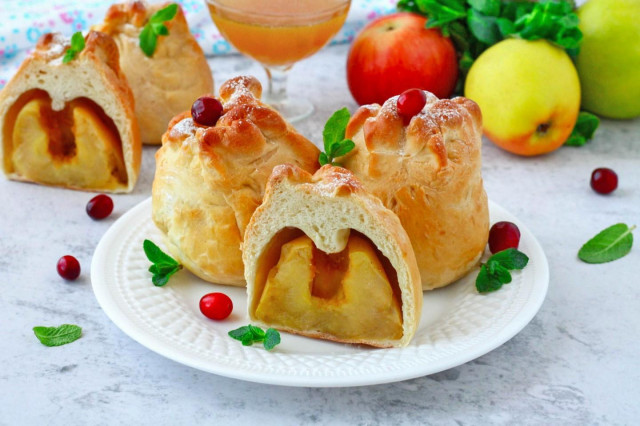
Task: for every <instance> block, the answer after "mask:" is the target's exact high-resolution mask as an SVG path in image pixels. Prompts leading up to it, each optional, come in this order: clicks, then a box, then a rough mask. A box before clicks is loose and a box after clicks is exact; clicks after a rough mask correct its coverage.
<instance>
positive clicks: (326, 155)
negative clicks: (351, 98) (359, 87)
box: [318, 107, 356, 166]
mask: <svg viewBox="0 0 640 426" xmlns="http://www.w3.org/2000/svg"><path fill="white" fill-rule="evenodd" d="M350 118H351V114H350V113H349V110H348V109H347V108H346V107H345V108H342V109H339V110H338V111H336V112H334V113H333V115H332V116H331V117H329V119H328V120H327V123H326V124H325V125H324V130H323V131H322V139H323V142H324V152H321V153H320V156H319V157H318V162H319V163H320V165H321V166H324V165H325V164H331V165H335V164H336V163H335V162H334V160H335V159H336V158H337V157H342V156H343V155H346V154H347V153H349V152H350V151H351V150H352V149H353V148H354V147H355V146H356V144H355V143H353V141H352V140H351V139H345V138H344V134H345V132H346V130H347V124H348V123H349V119H350Z"/></svg>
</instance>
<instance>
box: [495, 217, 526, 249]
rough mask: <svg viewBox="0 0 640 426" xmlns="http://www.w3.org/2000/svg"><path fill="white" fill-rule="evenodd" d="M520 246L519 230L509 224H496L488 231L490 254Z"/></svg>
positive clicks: (512, 224)
mask: <svg viewBox="0 0 640 426" xmlns="http://www.w3.org/2000/svg"><path fill="white" fill-rule="evenodd" d="M518 244H520V230H519V229H518V227H517V226H516V225H515V224H514V223H511V222H496V223H494V224H493V226H492V227H491V229H490V230H489V250H491V253H494V254H495V253H498V252H499V251H502V250H506V249H508V248H515V249H517V248H518Z"/></svg>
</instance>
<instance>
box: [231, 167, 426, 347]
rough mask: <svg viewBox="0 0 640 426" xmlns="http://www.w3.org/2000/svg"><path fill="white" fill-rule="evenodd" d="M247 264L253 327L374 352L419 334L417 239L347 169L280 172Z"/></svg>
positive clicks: (255, 226)
mask: <svg viewBox="0 0 640 426" xmlns="http://www.w3.org/2000/svg"><path fill="white" fill-rule="evenodd" d="M243 259H244V264H245V277H246V280H247V294H248V308H249V317H250V318H251V321H256V322H259V323H261V324H264V325H266V326H270V327H274V328H277V329H279V330H283V331H288V332H291V333H296V334H301V335H304V336H309V337H316V338H321V339H328V340H333V341H337V342H345V343H361V344H366V345H371V346H376V347H400V346H406V345H407V344H408V343H409V341H410V340H411V338H412V337H413V335H414V334H415V331H416V329H417V326H418V322H419V321H420V314H421V309H422V287H421V283H420V274H419V272H418V265H417V264H416V259H415V256H414V253H413V250H412V248H411V242H410V241H409V237H408V236H407V233H406V232H405V230H404V229H403V228H402V225H401V224H400V221H399V220H398V217H397V216H396V215H395V214H394V213H393V212H392V211H391V210H389V209H387V208H385V207H384V206H383V205H382V203H381V202H380V200H379V199H377V198H376V197H374V196H373V195H371V194H369V193H368V192H367V191H365V189H364V188H363V186H362V184H361V183H360V182H359V181H358V180H357V179H356V178H355V176H354V175H353V174H352V173H351V172H350V171H348V170H346V169H343V168H340V167H335V166H331V165H326V166H323V167H322V168H321V169H320V170H318V171H317V172H316V173H315V174H314V175H313V176H312V175H311V174H309V173H307V172H305V171H304V170H301V169H300V168H298V167H295V166H292V165H288V164H286V165H281V166H277V167H276V168H275V169H274V170H273V173H272V175H271V177H270V178H269V183H268V184H267V189H266V193H265V197H264V201H263V203H262V204H261V205H260V207H258V209H257V210H256V212H255V213H254V215H253V217H252V218H251V221H250V222H249V226H247V230H246V232H245V236H244V243H243Z"/></svg>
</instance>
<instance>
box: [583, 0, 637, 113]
mask: <svg viewBox="0 0 640 426" xmlns="http://www.w3.org/2000/svg"><path fill="white" fill-rule="evenodd" d="M578 17H579V18H580V25H579V26H580V29H581V30H582V34H583V40H582V47H581V48H580V54H579V55H578V57H577V58H576V67H577V68H578V74H579V75H580V82H581V84H582V107H583V108H584V109H586V110H588V111H591V112H594V113H596V114H599V115H603V116H605V117H610V118H633V117H637V116H640V0H589V1H588V2H586V3H585V4H584V5H582V6H581V7H580V9H578Z"/></svg>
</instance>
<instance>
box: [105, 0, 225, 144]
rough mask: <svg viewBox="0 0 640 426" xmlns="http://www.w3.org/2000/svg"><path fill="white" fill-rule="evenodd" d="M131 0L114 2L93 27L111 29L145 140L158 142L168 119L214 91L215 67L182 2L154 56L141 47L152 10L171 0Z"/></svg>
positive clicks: (107, 32)
mask: <svg viewBox="0 0 640 426" xmlns="http://www.w3.org/2000/svg"><path fill="white" fill-rule="evenodd" d="M169 4H171V3H165V4H153V5H149V4H147V3H146V2H144V1H130V2H126V3H119V4H114V5H112V6H111V7H110V8H109V10H108V11H107V13H106V16H105V19H104V22H102V23H101V24H99V25H95V26H94V27H93V29H95V30H96V31H100V32H103V33H106V34H109V35H111V36H112V37H113V38H114V40H115V42H116V44H117V45H118V49H119V50H120V66H121V68H122V70H123V72H124V73H125V75H126V76H127V80H128V81H129V84H130V86H131V89H132V90H133V95H134V97H135V111H136V116H137V118H138V123H139V125H140V133H141V137H142V142H143V143H145V144H155V145H159V144H160V143H161V138H162V134H163V133H164V132H165V130H166V129H167V123H169V121H170V120H171V118H172V117H174V116H175V115H176V114H179V113H180V112H182V111H185V110H187V109H189V108H190V107H191V103H192V102H193V101H194V100H195V99H196V98H197V97H198V96H200V95H203V94H205V93H211V92H212V91H213V77H212V74H211V69H210V68H209V65H208V64H207V60H206V58H205V56H204V53H203V52H202V48H200V45H199V44H198V42H197V41H196V40H195V38H194V37H193V35H192V34H191V32H190V31H189V26H188V24H187V20H186V19H185V16H184V13H183V11H182V9H181V8H178V11H177V13H176V16H175V17H173V18H172V19H171V20H169V21H166V22H165V23H164V25H165V26H166V28H167V29H168V31H169V33H168V34H167V35H163V36H160V37H158V39H157V45H156V47H155V52H154V53H153V56H151V57H148V56H146V55H145V53H144V52H143V50H142V49H141V48H140V40H139V36H140V33H141V32H142V30H143V28H144V26H145V25H146V24H147V22H148V21H149V19H150V18H151V16H152V15H153V14H154V13H156V12H157V11H158V10H160V9H162V8H163V7H165V6H167V5H169Z"/></svg>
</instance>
